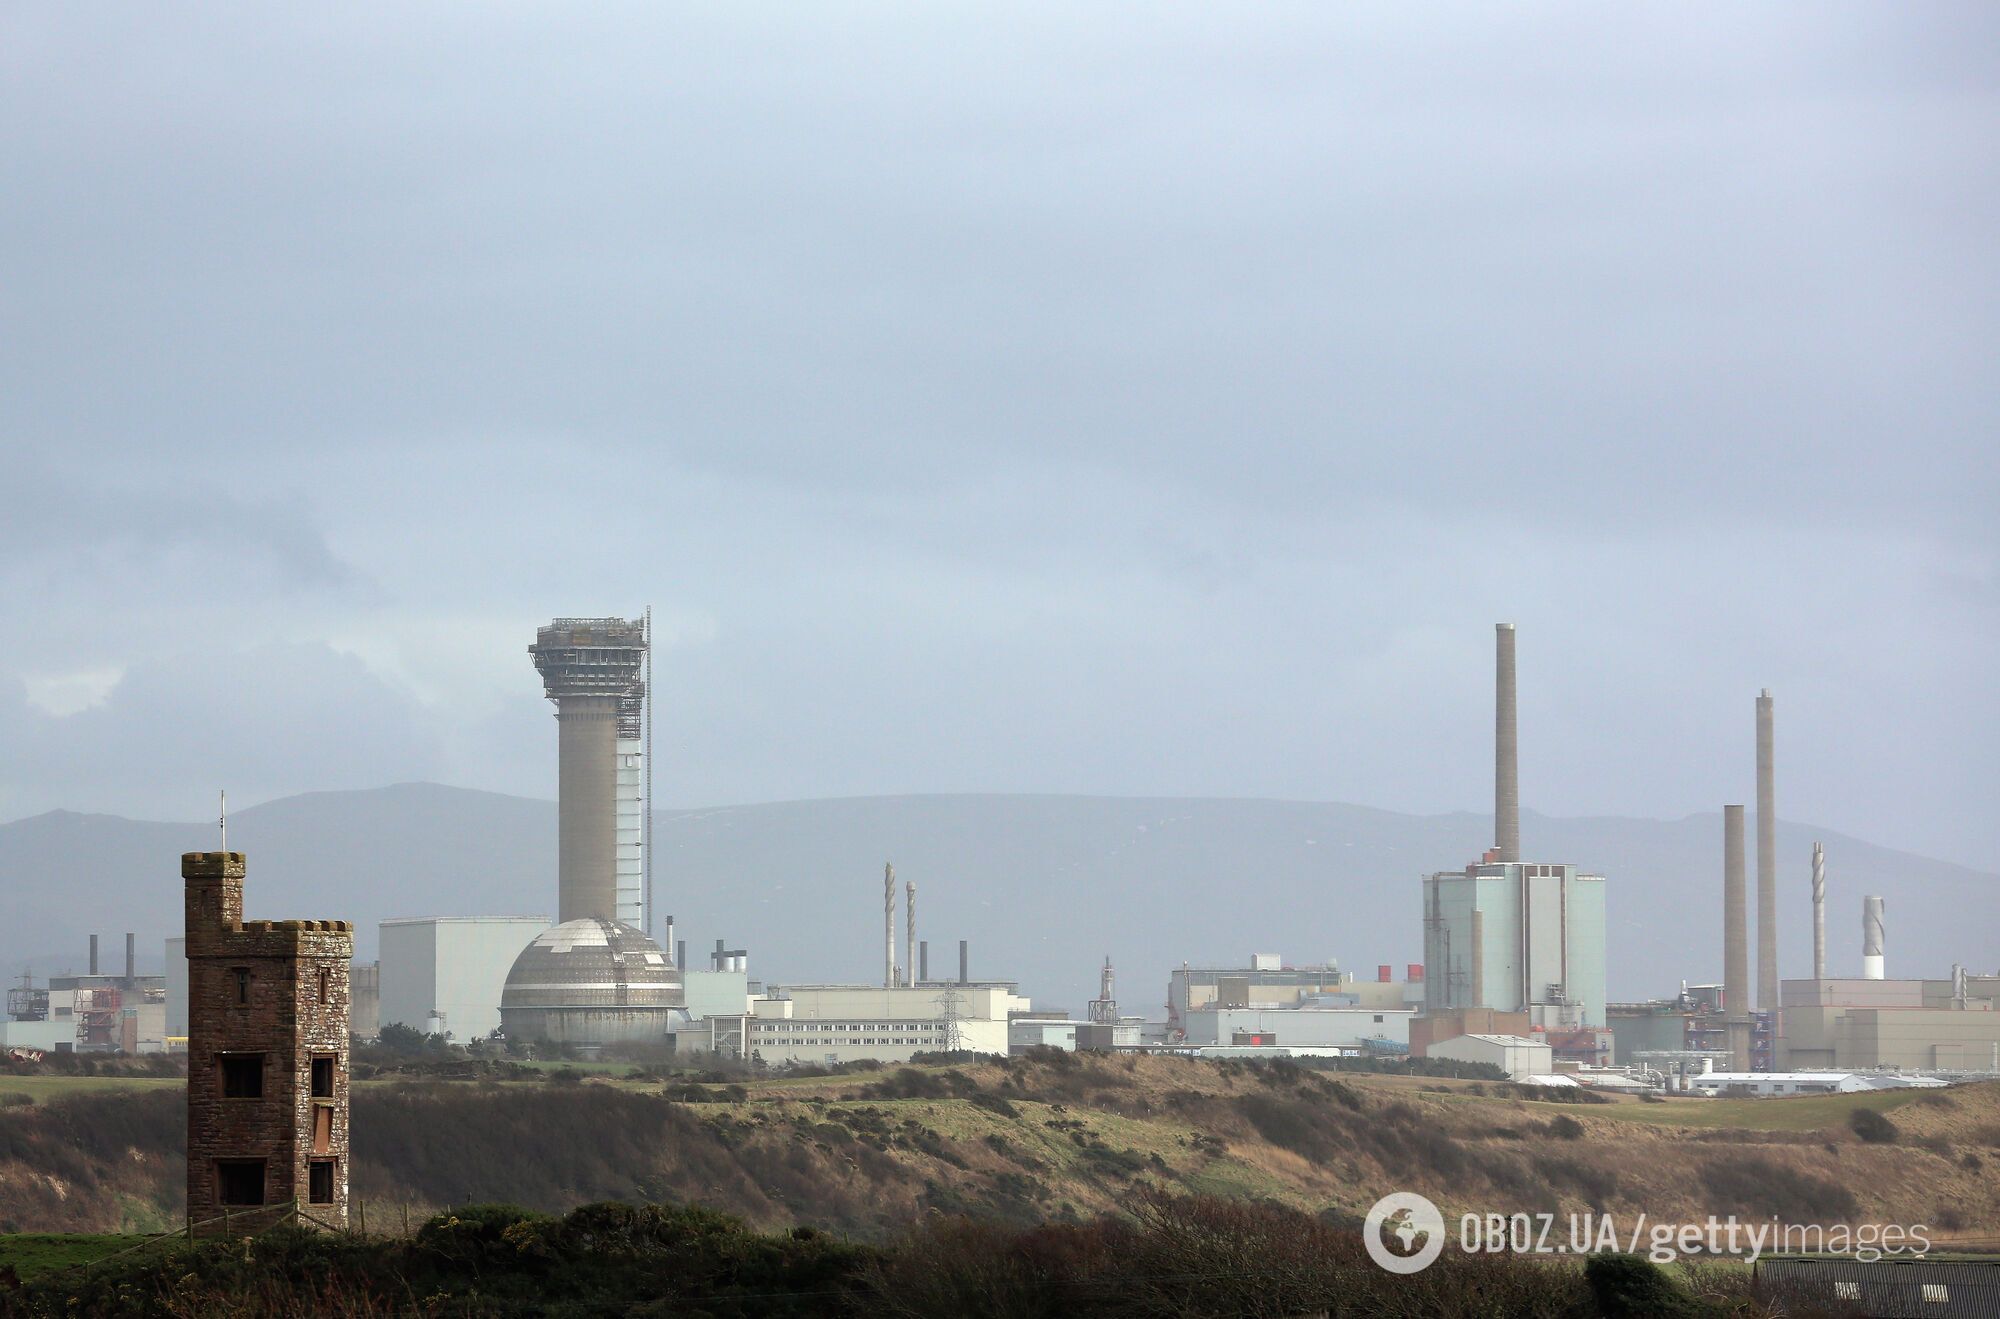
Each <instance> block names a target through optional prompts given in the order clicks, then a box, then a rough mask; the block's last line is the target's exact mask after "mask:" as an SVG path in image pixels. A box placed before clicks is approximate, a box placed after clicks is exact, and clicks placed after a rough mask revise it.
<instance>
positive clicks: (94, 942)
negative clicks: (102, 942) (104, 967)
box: [90, 934, 97, 975]
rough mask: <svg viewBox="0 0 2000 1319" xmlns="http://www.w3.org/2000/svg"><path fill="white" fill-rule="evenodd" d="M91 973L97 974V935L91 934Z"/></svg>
mask: <svg viewBox="0 0 2000 1319" xmlns="http://www.w3.org/2000/svg"><path fill="white" fill-rule="evenodd" d="M90 973H91V974H92V975H96V974H97V936H96V935H94V934H93V935H91V936H90Z"/></svg>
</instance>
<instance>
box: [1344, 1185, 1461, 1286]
mask: <svg viewBox="0 0 2000 1319" xmlns="http://www.w3.org/2000/svg"><path fill="white" fill-rule="evenodd" d="M1361 1243H1362V1244H1363V1245H1364V1246H1366V1247H1367V1248H1368V1258H1370V1259H1372V1260H1374V1261H1375V1262H1376V1263H1377V1264H1379V1265H1381V1266H1382V1267H1383V1268H1385V1269H1387V1270H1388V1271H1389V1272H1391V1273H1419V1272H1421V1271H1423V1270H1424V1269H1427V1268H1429V1267H1430V1266H1431V1265H1432V1264H1433V1263H1435V1262H1436V1261H1437V1257H1438V1256H1439V1255H1441V1254H1443V1253H1444V1215H1443V1214H1441V1213H1439V1212H1438V1207H1437V1206H1436V1205H1434V1204H1432V1203H1431V1202H1430V1201H1429V1200H1427V1199H1425V1198H1424V1197H1423V1196H1421V1195H1418V1194H1417V1193H1416V1192H1415V1191H1396V1192H1394V1193H1392V1194H1389V1195H1385V1196H1383V1197H1382V1198H1381V1199H1380V1200H1377V1201H1376V1202H1375V1207H1374V1208H1372V1209H1370V1210H1369V1211H1368V1216H1367V1217H1366V1218H1365V1219H1363V1220H1362V1223H1361Z"/></svg>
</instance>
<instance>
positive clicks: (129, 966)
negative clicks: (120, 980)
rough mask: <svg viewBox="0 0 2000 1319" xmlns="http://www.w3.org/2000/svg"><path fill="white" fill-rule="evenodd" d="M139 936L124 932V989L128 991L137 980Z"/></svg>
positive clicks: (128, 931)
mask: <svg viewBox="0 0 2000 1319" xmlns="http://www.w3.org/2000/svg"><path fill="white" fill-rule="evenodd" d="M138 945H139V936H138V935H136V934H134V933H132V932H131V931H130V930H127V931H126V932H125V987H126V988H127V989H130V988H132V987H133V984H134V982H136V981H137V980H138V978H139V947H138Z"/></svg>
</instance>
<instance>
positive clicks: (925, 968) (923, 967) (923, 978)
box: [917, 939, 931, 984]
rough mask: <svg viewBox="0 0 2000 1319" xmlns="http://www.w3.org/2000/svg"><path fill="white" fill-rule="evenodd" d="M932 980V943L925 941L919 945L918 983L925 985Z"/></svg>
mask: <svg viewBox="0 0 2000 1319" xmlns="http://www.w3.org/2000/svg"><path fill="white" fill-rule="evenodd" d="M930 978H931V941H930V940H929V939H925V940H924V941H923V942H922V943H920V944H918V945H917V983H918V984H924V983H926V982H928V981H929V980H930Z"/></svg>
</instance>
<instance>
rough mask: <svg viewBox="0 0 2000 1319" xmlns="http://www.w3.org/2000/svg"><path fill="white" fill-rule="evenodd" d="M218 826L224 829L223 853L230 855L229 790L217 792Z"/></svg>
mask: <svg viewBox="0 0 2000 1319" xmlns="http://www.w3.org/2000/svg"><path fill="white" fill-rule="evenodd" d="M216 802H217V806H216V809H217V811H218V814H217V815H216V817H215V825H216V828H218V829H220V830H222V854H223V855H224V856H228V855H229V791H228V789H226V788H225V789H222V790H220V791H218V792H217V793H216Z"/></svg>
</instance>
